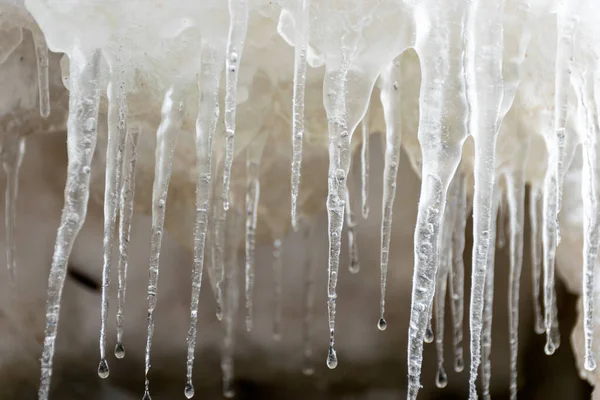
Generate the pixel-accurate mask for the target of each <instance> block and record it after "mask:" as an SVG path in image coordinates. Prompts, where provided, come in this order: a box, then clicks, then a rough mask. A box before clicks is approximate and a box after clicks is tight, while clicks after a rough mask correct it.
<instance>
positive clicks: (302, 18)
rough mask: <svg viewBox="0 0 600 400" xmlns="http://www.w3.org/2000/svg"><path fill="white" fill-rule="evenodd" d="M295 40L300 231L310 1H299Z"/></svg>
mask: <svg viewBox="0 0 600 400" xmlns="http://www.w3.org/2000/svg"><path fill="white" fill-rule="evenodd" d="M294 20H295V24H296V26H295V28H296V37H295V40H294V93H293V99H292V102H293V110H292V227H293V228H294V230H298V217H297V213H298V188H299V186H300V170H301V168H302V138H303V137H304V89H305V85H306V54H307V46H308V35H309V21H310V19H309V0H298V10H297V13H296V18H295V19H294Z"/></svg>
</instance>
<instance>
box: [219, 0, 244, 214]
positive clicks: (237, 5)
mask: <svg viewBox="0 0 600 400" xmlns="http://www.w3.org/2000/svg"><path fill="white" fill-rule="evenodd" d="M228 4H229V35H228V37H227V58H226V61H225V68H226V71H225V162H224V164H223V193H222V201H223V208H224V209H225V210H227V209H229V184H230V182H231V166H232V165H233V150H234V149H233V146H234V137H235V114H236V109H237V86H238V76H239V70H240V61H241V59H242V51H243V50H244V42H245V41H246V31H247V30H248V0H228Z"/></svg>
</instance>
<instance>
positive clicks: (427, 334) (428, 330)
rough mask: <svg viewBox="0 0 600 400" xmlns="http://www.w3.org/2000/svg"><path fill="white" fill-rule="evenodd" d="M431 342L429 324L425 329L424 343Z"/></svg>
mask: <svg viewBox="0 0 600 400" xmlns="http://www.w3.org/2000/svg"><path fill="white" fill-rule="evenodd" d="M431 342H433V330H432V329H431V326H428V327H427V330H426V331H425V343H431Z"/></svg>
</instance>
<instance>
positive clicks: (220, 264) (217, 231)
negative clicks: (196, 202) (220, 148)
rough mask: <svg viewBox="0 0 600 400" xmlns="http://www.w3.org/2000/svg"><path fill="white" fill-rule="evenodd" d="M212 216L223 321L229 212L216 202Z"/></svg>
mask: <svg viewBox="0 0 600 400" xmlns="http://www.w3.org/2000/svg"><path fill="white" fill-rule="evenodd" d="M215 189H216V188H215ZM212 218H213V225H214V233H213V236H214V238H213V254H212V258H213V269H214V271H215V288H216V294H215V297H216V303H217V309H216V310H215V315H216V316H217V319H218V320H219V321H221V320H222V319H223V309H224V308H225V306H224V301H225V299H224V293H223V281H224V279H225V239H226V238H225V222H226V220H227V213H226V211H225V210H224V209H223V207H221V204H216V203H215V204H214V206H213V216H212Z"/></svg>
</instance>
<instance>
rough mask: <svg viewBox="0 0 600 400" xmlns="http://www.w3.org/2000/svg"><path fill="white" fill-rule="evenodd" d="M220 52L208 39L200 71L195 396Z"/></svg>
mask: <svg viewBox="0 0 600 400" xmlns="http://www.w3.org/2000/svg"><path fill="white" fill-rule="evenodd" d="M221 61H222V58H221V57H220V52H219V51H218V50H217V49H216V47H215V46H214V45H213V44H211V43H210V42H209V41H206V42H203V43H202V57H201V64H200V74H199V75H198V86H199V92H200V95H199V103H198V116H197V118H196V217H195V221H194V265H193V269H192V295H191V304H190V327H189V330H188V336H187V360H186V386H185V390H184V394H185V396H186V397H187V398H188V399H190V398H192V397H193V396H194V385H193V382H192V372H193V368H194V352H195V348H196V329H197V325H198V303H199V301H200V289H201V285H202V273H203V268H204V249H205V245H206V235H207V230H208V214H209V210H210V205H211V197H212V147H213V138H214V134H215V130H216V127H217V120H218V118H219V88H220V80H221V71H222V68H221V66H222V64H221Z"/></svg>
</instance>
